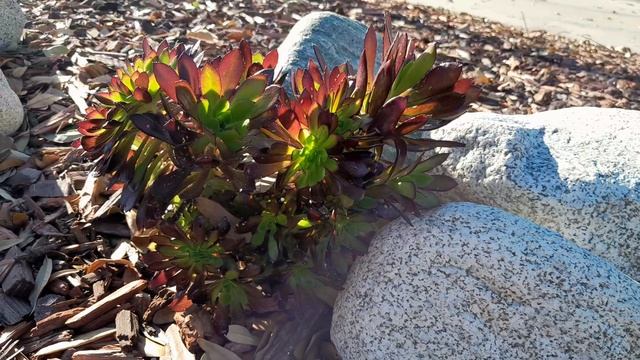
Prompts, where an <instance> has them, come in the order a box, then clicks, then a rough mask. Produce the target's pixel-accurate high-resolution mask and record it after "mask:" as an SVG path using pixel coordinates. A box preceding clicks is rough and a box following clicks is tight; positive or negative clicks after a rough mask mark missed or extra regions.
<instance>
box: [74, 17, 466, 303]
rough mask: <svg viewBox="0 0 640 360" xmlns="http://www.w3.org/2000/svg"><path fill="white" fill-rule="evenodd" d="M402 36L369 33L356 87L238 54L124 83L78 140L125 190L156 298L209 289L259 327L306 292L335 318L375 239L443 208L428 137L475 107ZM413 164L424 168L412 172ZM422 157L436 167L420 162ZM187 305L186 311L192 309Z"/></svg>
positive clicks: (178, 57)
mask: <svg viewBox="0 0 640 360" xmlns="http://www.w3.org/2000/svg"><path fill="white" fill-rule="evenodd" d="M414 45H415V43H414V42H413V41H411V40H409V39H408V37H407V35H406V34H397V35H395V36H394V37H392V34H391V28H390V24H389V21H388V20H387V24H386V26H385V30H384V32H383V35H382V44H381V46H382V54H383V56H382V59H381V60H382V61H381V65H380V68H379V69H378V71H377V72H374V65H375V58H376V53H377V47H378V44H377V38H376V34H375V32H374V31H373V29H369V31H368V33H367V35H366V38H365V46H364V49H363V52H362V55H361V58H360V63H359V64H358V68H357V71H356V72H355V73H353V71H351V69H350V67H349V66H347V65H341V66H337V67H334V68H328V67H327V65H326V63H325V61H324V60H323V58H322V56H321V55H320V53H319V51H317V64H316V62H315V61H314V60H309V64H308V67H307V68H306V69H297V70H296V71H294V72H293V73H292V74H291V78H290V81H291V82H292V89H293V92H292V93H291V94H287V93H286V92H285V90H284V89H283V88H281V87H280V85H279V79H280V77H279V76H278V77H277V79H276V76H275V74H274V67H275V65H276V63H277V58H278V56H277V53H276V52H275V51H272V52H270V53H268V54H267V55H265V56H262V55H259V54H253V53H252V51H251V49H250V48H249V46H248V45H247V44H246V43H245V42H242V43H240V45H239V47H238V48H237V49H233V50H231V51H229V52H228V53H227V54H226V55H224V56H222V57H220V58H216V59H213V60H212V61H208V62H199V61H197V60H195V59H199V58H201V56H199V55H198V54H196V53H195V52H196V51H195V49H194V48H187V47H184V46H182V45H179V46H177V47H175V48H169V46H168V45H167V43H164V42H163V43H162V44H160V45H159V46H158V47H157V49H155V50H153V49H152V48H151V47H150V46H149V44H148V43H147V42H146V41H145V42H144V43H143V50H144V52H143V56H142V57H141V58H138V59H135V60H134V64H133V66H130V67H127V68H125V69H123V70H119V71H118V72H117V75H116V76H115V77H114V79H113V80H112V82H111V84H110V85H109V91H107V92H104V93H101V94H98V95H96V98H97V100H98V101H99V102H100V103H101V105H99V106H96V107H94V108H92V109H90V110H89V111H88V113H87V116H86V119H85V120H84V121H83V122H81V123H80V124H79V125H78V126H79V129H80V131H81V133H82V134H83V138H82V139H81V144H82V146H83V148H84V149H85V150H86V152H87V154H88V155H89V156H91V157H92V158H94V159H95V160H96V164H97V169H98V171H100V172H101V173H103V174H107V175H108V176H109V177H110V179H111V181H112V182H113V183H120V184H122V185H123V189H122V193H121V197H120V207H121V209H122V210H123V211H125V212H127V211H134V212H135V215H136V224H137V226H138V228H139V231H140V233H139V234H137V236H139V237H144V236H147V237H148V239H147V240H148V242H149V243H150V244H149V246H147V244H141V246H146V247H147V248H148V250H149V253H147V254H146V255H145V261H146V262H147V263H148V264H149V268H150V269H152V270H153V271H156V275H155V277H154V280H153V281H152V283H153V284H154V286H162V285H170V284H173V285H177V286H178V288H179V289H181V291H180V292H179V293H180V294H181V295H180V296H191V295H193V294H195V293H197V292H198V289H202V288H203V287H204V288H206V289H207V290H208V291H209V294H210V297H209V298H210V300H211V301H212V302H213V303H214V304H215V305H216V306H219V307H220V308H228V309H232V310H233V311H231V312H229V314H232V313H237V312H238V311H249V310H252V311H259V308H260V306H262V305H260V304H262V303H261V302H260V301H257V300H256V299H258V298H274V297H275V295H276V294H280V295H278V296H282V294H284V296H288V295H289V294H291V293H292V292H298V291H299V292H308V293H309V292H310V293H313V294H314V295H316V296H318V297H320V298H321V299H324V300H325V301H326V302H329V303H330V302H331V301H332V299H333V298H334V296H335V290H333V289H334V288H337V287H339V285H340V283H341V281H342V280H343V278H344V275H345V273H346V271H347V269H348V267H349V266H350V264H351V263H352V262H353V260H354V258H355V257H356V256H357V255H358V254H361V253H363V252H364V251H365V250H366V247H367V241H366V239H367V238H369V236H363V235H367V234H371V233H372V232H373V231H374V230H375V229H376V226H377V225H380V224H383V223H384V222H386V221H388V220H389V219H392V218H395V217H398V216H403V217H405V218H406V219H407V220H409V218H408V216H406V214H408V213H411V212H416V211H420V210H421V209H426V208H430V207H433V206H436V205H437V204H438V199H437V197H436V195H435V192H438V191H447V190H449V189H451V188H452V187H454V186H455V181H454V180H453V179H451V178H449V177H447V176H444V175H434V174H431V171H432V170H433V169H434V168H435V167H436V166H438V165H440V164H441V163H442V162H444V161H445V160H446V158H447V154H441V153H434V152H433V150H434V149H435V148H446V147H457V146H463V144H460V143H457V142H452V141H442V140H433V139H429V138H427V137H425V136H424V132H425V131H429V130H433V129H436V128H439V127H441V126H444V125H446V124H447V123H449V122H450V121H452V120H453V119H454V118H456V117H457V116H459V115H460V114H461V113H463V112H464V111H465V110H466V109H467V107H468V105H469V103H470V102H471V101H473V100H474V98H475V97H476V96H477V95H478V92H479V90H478V88H476V87H475V86H474V85H473V83H472V81H471V80H468V79H463V78H461V74H462V67H461V66H460V65H457V64H451V63H444V64H438V65H435V58H436V47H435V46H432V47H430V48H428V49H427V50H426V51H425V52H423V53H422V54H420V55H418V56H415V54H414V52H415V51H414V47H415V46H414ZM409 153H416V155H415V156H409ZM427 154H429V155H427ZM185 294H186V295H185Z"/></svg>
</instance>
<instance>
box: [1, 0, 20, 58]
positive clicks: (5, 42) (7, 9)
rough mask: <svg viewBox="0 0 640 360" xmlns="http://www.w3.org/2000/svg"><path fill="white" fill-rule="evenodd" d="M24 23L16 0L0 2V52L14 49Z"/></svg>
mask: <svg viewBox="0 0 640 360" xmlns="http://www.w3.org/2000/svg"><path fill="white" fill-rule="evenodd" d="M26 22H27V18H26V17H25V16H24V13H23V12H22V9H20V5H19V4H18V1H17V0H0V50H3V49H13V48H15V47H16V45H17V44H18V41H20V37H21V36H22V29H24V24H25V23H26Z"/></svg>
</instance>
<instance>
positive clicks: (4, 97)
mask: <svg viewBox="0 0 640 360" xmlns="http://www.w3.org/2000/svg"><path fill="white" fill-rule="evenodd" d="M23 118H24V109H23V108H22V103H21V102H20V99H19V98H18V95H16V93H14V92H13V90H12V89H11V87H9V83H8V82H7V79H6V78H5V77H4V74H3V73H2V71H0V134H3V135H9V134H12V133H13V132H15V131H16V130H18V129H19V128H20V126H21V125H22V121H23Z"/></svg>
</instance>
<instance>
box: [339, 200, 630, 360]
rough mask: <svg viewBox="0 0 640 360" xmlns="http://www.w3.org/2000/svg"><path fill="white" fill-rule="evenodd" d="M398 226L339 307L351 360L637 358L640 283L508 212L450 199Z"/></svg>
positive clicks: (363, 264)
mask: <svg viewBox="0 0 640 360" xmlns="http://www.w3.org/2000/svg"><path fill="white" fill-rule="evenodd" d="M413 222H414V226H413V227H411V226H408V225H407V224H406V223H404V222H403V221H402V220H397V221H395V222H394V223H392V224H390V225H389V226H387V227H386V228H385V229H383V231H381V232H380V233H379V234H378V235H377V237H376V238H375V239H374V240H373V242H372V245H371V247H370V248H369V252H368V254H367V255H365V256H363V257H362V258H360V259H359V260H358V261H356V263H355V265H354V267H353V268H352V269H351V272H350V274H349V277H348V279H347V282H346V284H345V290H344V291H342V292H341V293H340V295H339V296H338V299H337V302H336V304H335V307H334V315H333V323H332V329H331V338H332V340H333V342H334V344H335V345H336V348H337V349H338V352H339V353H340V354H341V355H342V356H343V358H344V359H345V360H360V359H367V360H378V359H379V360H386V359H637V358H639V357H640V284H639V283H638V282H636V281H634V280H633V279H631V278H630V277H628V276H626V275H625V274H623V273H622V272H620V271H618V270H617V269H616V268H615V267H614V266H612V265H611V264H609V263H608V262H606V261H604V260H603V259H601V258H599V257H597V256H594V255H593V254H591V253H590V252H588V251H586V250H584V249H581V248H579V247H578V246H576V245H575V244H573V243H571V242H569V241H567V240H565V239H563V238H562V236H560V235H559V234H557V233H555V232H552V231H550V230H547V229H545V228H542V227H540V226H538V225H536V224H534V223H532V222H530V221H528V220H526V219H523V218H520V217H518V216H516V215H513V214H510V213H507V212H505V211H503V210H500V209H496V208H492V207H488V206H484V205H477V204H471V203H450V204H447V205H444V206H442V207H440V208H438V209H436V210H434V211H431V212H428V213H426V214H424V215H423V217H422V218H419V219H414V220H413Z"/></svg>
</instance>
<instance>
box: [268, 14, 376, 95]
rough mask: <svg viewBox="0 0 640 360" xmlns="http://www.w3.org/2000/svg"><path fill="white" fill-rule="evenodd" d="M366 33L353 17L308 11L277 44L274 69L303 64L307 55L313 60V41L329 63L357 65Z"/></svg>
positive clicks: (305, 63)
mask: <svg viewBox="0 0 640 360" xmlns="http://www.w3.org/2000/svg"><path fill="white" fill-rule="evenodd" d="M366 33H367V27H366V26H364V25H363V24H361V23H359V22H357V21H355V20H351V19H349V18H346V17H344V16H341V15H337V14H334V13H332V12H328V11H319V12H312V13H310V14H308V15H306V16H305V17H303V18H302V19H300V20H299V21H298V22H297V23H296V24H295V25H294V26H293V27H292V28H291V30H290V31H289V34H288V35H287V37H286V38H285V39H284V41H283V42H282V44H281V45H280V46H279V47H278V56H279V59H278V66H277V68H276V72H281V71H283V72H285V73H287V74H288V73H289V71H290V70H295V69H298V68H306V67H307V65H308V63H309V59H313V61H314V62H315V63H316V64H317V63H318V61H317V60H316V55H315V52H314V51H313V47H314V45H315V46H317V47H318V48H319V49H320V52H321V54H322V57H323V58H324V59H325V60H326V62H327V65H328V66H329V67H334V66H338V65H340V64H344V63H349V64H351V66H353V67H354V68H356V69H357V66H358V62H359V61H360V55H361V53H362V49H363V44H364V37H365V35H366ZM285 85H286V86H289V85H290V84H289V81H288V82H286V83H285Z"/></svg>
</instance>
